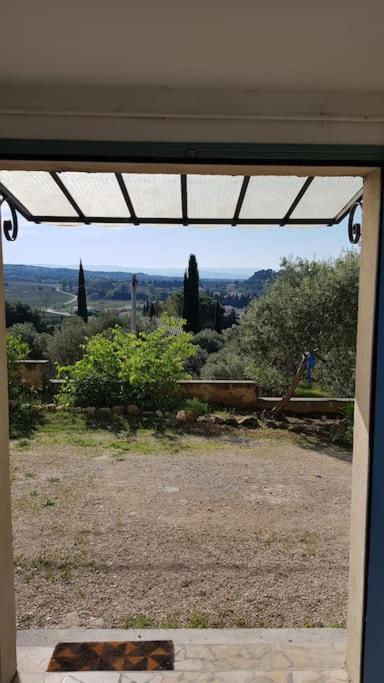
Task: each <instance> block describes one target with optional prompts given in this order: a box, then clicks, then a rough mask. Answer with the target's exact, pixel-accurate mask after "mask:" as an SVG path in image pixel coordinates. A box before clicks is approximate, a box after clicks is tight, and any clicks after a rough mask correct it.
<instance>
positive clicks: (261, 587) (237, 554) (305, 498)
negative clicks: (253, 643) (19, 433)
mask: <svg viewBox="0 0 384 683" xmlns="http://www.w3.org/2000/svg"><path fill="white" fill-rule="evenodd" d="M58 419H59V418H56V417H55V418H51V420H52V421H51V423H48V425H45V426H44V427H43V428H41V429H40V431H39V432H38V433H37V434H36V435H35V436H34V438H33V439H31V440H30V441H29V440H28V441H24V440H22V441H19V442H16V443H13V444H12V457H11V466H12V480H13V485H12V486H13V525H14V546H15V564H16V591H17V615H18V625H19V627H21V628H28V627H48V626H51V627H66V626H76V625H79V626H88V627H91V626H104V627H114V626H127V627H132V626H137V627H144V626H163V627H167V626H168V627H172V626H191V627H193V626H196V627H199V626H200V627H207V626H226V627H230V626H239V627H240V626H241V627H250V626H254V627H283V626H286V627H303V626H309V627H315V626H336V625H343V624H344V623H345V610H346V597H347V579H348V547H349V504H350V479H351V463H350V459H349V457H348V454H347V453H345V452H343V451H342V450H341V449H338V448H336V447H326V446H324V447H321V446H320V445H319V444H311V443H309V442H308V441H304V440H301V441H300V440H299V439H298V437H295V436H293V435H292V436H291V435H288V434H287V433H285V432H278V431H273V432H271V431H269V430H263V429H258V430H253V431H246V432H244V433H241V432H239V431H234V432H225V433H223V434H220V435H217V436H210V437H206V436H198V435H193V434H188V435H187V434H171V433H170V434H168V435H167V436H164V435H162V436H159V435H157V436H156V435H154V434H152V433H151V432H150V431H144V430H139V431H137V432H136V433H135V434H132V433H131V434H129V433H127V432H120V433H118V434H112V433H109V432H107V431H103V430H98V431H95V430H93V431H89V430H87V429H86V428H85V427H84V426H83V425H80V424H79V422H76V421H74V422H73V424H70V423H69V422H68V423H66V424H64V426H59V424H58V422H57V420H58ZM72 419H73V420H74V418H72ZM54 420H56V422H54Z"/></svg>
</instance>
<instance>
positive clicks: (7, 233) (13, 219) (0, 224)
mask: <svg viewBox="0 0 384 683" xmlns="http://www.w3.org/2000/svg"><path fill="white" fill-rule="evenodd" d="M4 204H6V205H7V206H8V208H9V211H10V214H11V215H10V218H3V216H2V211H3V209H4ZM0 229H1V230H2V231H3V232H4V237H5V239H6V240H8V242H14V241H15V240H16V238H17V233H18V232H19V224H18V218H17V213H16V209H15V207H14V206H13V204H12V202H10V201H9V199H6V198H5V197H2V196H1V195H0Z"/></svg>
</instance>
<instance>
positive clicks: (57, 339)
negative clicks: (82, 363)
mask: <svg viewBox="0 0 384 683" xmlns="http://www.w3.org/2000/svg"><path fill="white" fill-rule="evenodd" d="M86 332H87V326H86V324H85V323H84V321H83V320H82V319H81V318H79V317H77V316H73V317H70V318H67V319H66V320H64V321H63V323H62V324H61V326H60V327H58V328H56V330H55V331H54V333H53V335H52V336H51V337H50V339H49V340H48V344H47V356H48V358H49V360H50V361H51V363H53V364H56V363H57V364H59V365H72V364H73V363H75V362H76V361H78V360H80V358H81V357H82V355H83V344H84V343H85V339H86Z"/></svg>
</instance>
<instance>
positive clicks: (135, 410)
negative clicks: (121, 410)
mask: <svg viewBox="0 0 384 683" xmlns="http://www.w3.org/2000/svg"><path fill="white" fill-rule="evenodd" d="M125 412H126V413H127V415H132V416H137V415H140V414H141V410H140V408H139V407H138V406H134V405H129V406H127V407H126V409H125Z"/></svg>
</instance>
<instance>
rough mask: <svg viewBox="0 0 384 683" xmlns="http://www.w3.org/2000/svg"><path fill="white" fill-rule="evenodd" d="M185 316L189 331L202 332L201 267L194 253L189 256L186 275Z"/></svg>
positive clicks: (186, 327)
mask: <svg viewBox="0 0 384 683" xmlns="http://www.w3.org/2000/svg"><path fill="white" fill-rule="evenodd" d="M183 318H184V319H185V320H186V325H185V329H186V330H187V331H188V332H193V333H194V334H197V332H200V330H201V322H200V297H199V269H198V266H197V261H196V256H195V255H194V254H191V255H190V257H189V262H188V271H187V272H186V273H185V275H184V301H183Z"/></svg>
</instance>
